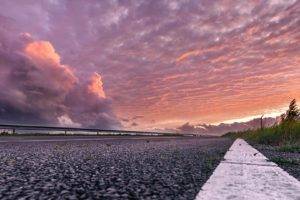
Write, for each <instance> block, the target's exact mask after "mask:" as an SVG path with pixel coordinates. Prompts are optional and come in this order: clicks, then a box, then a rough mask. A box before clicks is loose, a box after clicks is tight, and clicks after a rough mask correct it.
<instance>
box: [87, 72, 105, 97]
mask: <svg viewBox="0 0 300 200" xmlns="http://www.w3.org/2000/svg"><path fill="white" fill-rule="evenodd" d="M88 90H89V92H91V93H93V94H96V95H97V96H98V97H100V98H106V95H105V93H104V90H103V82H102V78H101V76H100V74H98V73H96V72H95V73H94V75H93V76H92V77H91V80H90V84H89V85H88Z"/></svg>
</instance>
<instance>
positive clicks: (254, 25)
mask: <svg viewBox="0 0 300 200" xmlns="http://www.w3.org/2000/svg"><path fill="white" fill-rule="evenodd" d="M293 98H296V99H300V0H298V1H297V0H269V1H267V0H248V1H244V0H240V1H238V0H235V1H231V0H220V1H217V0H176V1H175V0H159V1H156V0H153V1H148V0H144V1H143V0H139V1H135V0H132V1H130V0H119V1H118V0H101V1H98V0H95V1H93V0H88V1H84V0H76V1H69V0H25V1H23V0H2V1H1V6H0V122H1V123H17V124H42V125H44V124H47V125H59V126H74V127H96V128H103V129H126V130H174V129H177V128H178V127H182V125H184V124H193V125H196V124H218V123H221V122H227V123H233V122H241V121H245V120H249V119H251V118H252V117H255V116H260V115H262V114H265V115H266V116H272V117H274V116H276V115H279V114H280V113H281V112H283V111H284V110H285V109H286V107H287V106H288V103H289V102H290V101H291V100H292V99H293Z"/></svg>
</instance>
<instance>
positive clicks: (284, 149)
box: [278, 144, 300, 153]
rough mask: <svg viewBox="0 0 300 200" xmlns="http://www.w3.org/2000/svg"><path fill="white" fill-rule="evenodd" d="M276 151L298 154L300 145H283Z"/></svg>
mask: <svg viewBox="0 0 300 200" xmlns="http://www.w3.org/2000/svg"><path fill="white" fill-rule="evenodd" d="M278 151H282V152H291V153H300V145H296V144H294V145H293V144H292V145H290V144H287V145H283V146H281V147H278Z"/></svg>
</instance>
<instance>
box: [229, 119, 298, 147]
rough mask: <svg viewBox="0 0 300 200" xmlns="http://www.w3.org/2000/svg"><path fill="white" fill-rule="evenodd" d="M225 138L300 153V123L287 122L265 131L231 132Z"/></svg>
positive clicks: (264, 129)
mask: <svg viewBox="0 0 300 200" xmlns="http://www.w3.org/2000/svg"><path fill="white" fill-rule="evenodd" d="M224 136H225V137H231V138H243V139H245V140H247V141H250V142H254V143H258V144H266V145H274V146H282V148H283V149H282V150H286V151H289V150H291V151H297V152H299V148H300V122H287V123H282V124H280V125H276V126H273V127H268V128H263V129H257V130H247V131H241V132H231V133H227V134H225V135H224ZM284 146H285V147H284Z"/></svg>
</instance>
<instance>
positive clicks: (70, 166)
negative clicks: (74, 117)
mask: <svg viewBox="0 0 300 200" xmlns="http://www.w3.org/2000/svg"><path fill="white" fill-rule="evenodd" d="M231 144H232V141H231V140H229V139H224V138H197V137H142V136H139V137H91V136H80V137H79V136H78V137H75V136H53V137H52V136H51V137H50V136H43V137H20V136H19V137H1V138H0V160H1V162H0V199H18V198H23V199H58V197H61V199H166V200H167V199H194V198H195V197H196V195H197V193H198V192H199V190H200V188H201V186H202V185H203V184H204V183H205V182H206V180H207V179H208V178H209V176H210V175H211V173H212V172H213V170H214V169H215V168H216V166H217V165H218V164H219V162H220V160H221V159H222V158H223V156H224V154H225V152H226V151H227V150H228V148H229V147H230V145H231Z"/></svg>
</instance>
